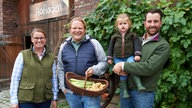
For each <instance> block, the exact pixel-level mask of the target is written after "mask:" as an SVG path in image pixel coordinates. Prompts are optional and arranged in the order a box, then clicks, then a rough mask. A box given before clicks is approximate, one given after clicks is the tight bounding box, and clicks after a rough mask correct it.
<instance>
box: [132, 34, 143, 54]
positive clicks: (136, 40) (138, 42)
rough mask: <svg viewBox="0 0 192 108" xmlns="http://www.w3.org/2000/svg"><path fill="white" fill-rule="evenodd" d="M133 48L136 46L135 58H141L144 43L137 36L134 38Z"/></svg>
mask: <svg viewBox="0 0 192 108" xmlns="http://www.w3.org/2000/svg"><path fill="white" fill-rule="evenodd" d="M133 41H134V42H133V44H134V45H133V46H134V56H141V47H142V45H141V44H142V43H141V40H140V39H139V37H138V36H136V34H135V35H134V36H133Z"/></svg>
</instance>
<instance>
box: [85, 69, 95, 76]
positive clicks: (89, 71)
mask: <svg viewBox="0 0 192 108" xmlns="http://www.w3.org/2000/svg"><path fill="white" fill-rule="evenodd" d="M85 75H86V76H87V77H91V76H92V75H93V68H92V67H90V68H88V69H87V71H86V72H85Z"/></svg>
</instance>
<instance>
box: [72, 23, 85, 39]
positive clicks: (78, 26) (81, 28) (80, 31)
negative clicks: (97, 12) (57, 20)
mask: <svg viewBox="0 0 192 108" xmlns="http://www.w3.org/2000/svg"><path fill="white" fill-rule="evenodd" d="M85 33H86V29H85V25H84V23H83V22H82V21H80V20H73V21H72V22H71V26H70V34H71V35H72V37H73V40H74V41H75V42H80V41H81V40H82V39H83V37H84V35H85Z"/></svg>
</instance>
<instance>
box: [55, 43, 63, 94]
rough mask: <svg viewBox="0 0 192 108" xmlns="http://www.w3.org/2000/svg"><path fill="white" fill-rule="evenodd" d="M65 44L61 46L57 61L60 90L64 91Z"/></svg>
mask: <svg viewBox="0 0 192 108" xmlns="http://www.w3.org/2000/svg"><path fill="white" fill-rule="evenodd" d="M63 47H64V44H61V47H60V49H59V53H58V59H57V71H58V79H59V88H60V89H61V90H62V91H64V90H65V83H64V78H65V76H64V73H65V72H64V64H63V62H62V50H63Z"/></svg>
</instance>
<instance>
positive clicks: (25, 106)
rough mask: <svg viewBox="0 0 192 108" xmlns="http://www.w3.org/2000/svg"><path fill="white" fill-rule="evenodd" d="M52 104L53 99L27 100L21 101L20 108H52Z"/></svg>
mask: <svg viewBox="0 0 192 108" xmlns="http://www.w3.org/2000/svg"><path fill="white" fill-rule="evenodd" d="M50 105H51V100H49V101H45V102H41V103H33V102H25V103H19V108H50Z"/></svg>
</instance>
